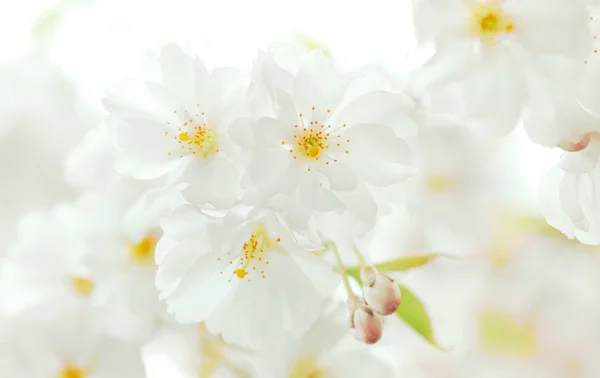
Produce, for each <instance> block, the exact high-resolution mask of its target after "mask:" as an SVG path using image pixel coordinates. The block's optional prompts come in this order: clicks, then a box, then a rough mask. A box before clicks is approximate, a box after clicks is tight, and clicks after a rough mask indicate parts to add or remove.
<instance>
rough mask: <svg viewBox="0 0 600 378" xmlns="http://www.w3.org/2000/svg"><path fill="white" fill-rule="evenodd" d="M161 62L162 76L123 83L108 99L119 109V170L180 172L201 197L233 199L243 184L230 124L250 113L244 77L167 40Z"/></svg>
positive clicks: (197, 199) (145, 175) (141, 174)
mask: <svg viewBox="0 0 600 378" xmlns="http://www.w3.org/2000/svg"><path fill="white" fill-rule="evenodd" d="M154 62H155V64H158V65H159V66H160V70H159V72H160V73H159V79H158V81H157V82H154V81H148V82H146V83H143V84H141V85H136V84H130V83H122V84H121V85H116V86H115V87H114V88H113V90H111V92H110V95H109V97H108V98H107V99H105V101H104V104H105V106H106V108H107V109H108V111H109V112H110V113H111V114H112V116H113V119H112V120H109V123H110V125H111V132H112V133H114V135H115V138H116V144H117V148H118V151H117V167H118V169H119V171H120V172H122V173H125V174H129V175H131V176H132V177H134V178H138V179H154V178H159V177H168V178H169V179H170V180H171V181H173V180H175V179H179V180H180V182H185V183H188V184H189V185H190V187H189V188H188V190H186V191H184V194H185V195H186V197H187V198H188V199H189V200H191V201H193V202H194V203H196V204H198V205H205V204H207V203H210V204H212V205H213V206H217V207H220V206H230V205H231V204H233V202H235V200H236V199H237V188H238V186H239V183H238V172H237V168H236V166H235V164H234V163H233V162H232V153H233V150H232V149H233V146H232V145H231V143H230V138H229V136H228V133H227V129H228V126H229V125H230V124H231V123H232V122H233V120H234V119H236V118H237V115H243V103H241V105H240V102H239V101H236V99H237V97H236V96H240V93H242V90H243V88H244V83H245V81H244V76H243V75H242V74H241V73H240V72H238V71H237V70H235V69H228V68H217V69H214V70H212V71H211V72H209V71H208V69H207V68H206V67H205V65H204V63H203V62H202V61H201V60H200V59H198V58H195V59H194V58H193V57H191V56H188V55H186V54H184V53H183V52H182V51H181V50H180V49H179V48H178V47H177V46H174V45H167V46H165V47H163V48H162V50H161V51H160V54H158V56H156V57H154ZM113 123H114V124H115V125H114V126H112V124H113Z"/></svg>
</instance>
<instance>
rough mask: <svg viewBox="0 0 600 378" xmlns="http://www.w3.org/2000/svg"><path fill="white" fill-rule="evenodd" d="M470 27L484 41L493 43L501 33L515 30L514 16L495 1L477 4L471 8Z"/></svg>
mask: <svg viewBox="0 0 600 378" xmlns="http://www.w3.org/2000/svg"><path fill="white" fill-rule="evenodd" d="M469 29H470V31H471V33H473V35H475V36H476V37H478V38H479V39H480V40H481V41H482V42H483V43H486V44H490V45H493V44H495V43H496V38H497V37H498V36H499V35H501V34H502V33H510V32H512V31H514V30H515V24H514V22H513V19H512V17H511V16H510V15H508V14H506V13H505V12H504V11H503V10H502V8H501V7H500V5H499V4H497V3H495V2H494V3H486V4H479V5H476V6H475V8H474V9H472V10H471V17H470V20H469Z"/></svg>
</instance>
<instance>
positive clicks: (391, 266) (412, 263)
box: [346, 254, 438, 280]
mask: <svg viewBox="0 0 600 378" xmlns="http://www.w3.org/2000/svg"><path fill="white" fill-rule="evenodd" d="M437 257H438V255H434V254H427V255H415V256H408V257H400V258H397V259H395V260H390V261H386V262H383V263H380V264H375V265H374V266H375V268H377V270H379V272H380V273H388V272H403V271H406V270H409V269H414V268H418V267H420V266H423V265H425V264H427V263H428V262H430V261H432V260H434V259H435V258H437ZM346 272H347V273H348V275H350V276H352V277H354V278H356V279H357V280H358V278H357V277H360V267H359V266H353V267H350V268H346Z"/></svg>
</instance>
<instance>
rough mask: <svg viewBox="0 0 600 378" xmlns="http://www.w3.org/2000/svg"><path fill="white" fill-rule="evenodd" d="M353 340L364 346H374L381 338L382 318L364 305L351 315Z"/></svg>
mask: <svg viewBox="0 0 600 378" xmlns="http://www.w3.org/2000/svg"><path fill="white" fill-rule="evenodd" d="M351 327H352V329H353V330H354V338H355V339H356V340H358V341H362V342H363V343H365V344H375V343H376V342H378V341H379V339H380V338H381V333H382V327H383V318H382V317H381V316H379V315H378V314H376V313H375V312H374V311H373V310H371V309H370V308H369V307H368V306H366V305H360V306H359V307H358V308H357V309H355V310H354V311H353V312H352V314H351Z"/></svg>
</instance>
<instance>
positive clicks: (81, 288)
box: [71, 277, 94, 297]
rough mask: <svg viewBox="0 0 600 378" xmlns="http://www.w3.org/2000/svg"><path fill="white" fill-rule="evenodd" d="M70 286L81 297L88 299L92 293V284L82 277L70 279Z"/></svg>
mask: <svg viewBox="0 0 600 378" xmlns="http://www.w3.org/2000/svg"><path fill="white" fill-rule="evenodd" d="M71 286H72V287H73V289H74V290H75V292H76V293H77V294H79V295H81V296H83V297H89V296H90V295H91V294H92V292H93V291H94V282H93V281H92V280H90V279H87V278H84V277H71Z"/></svg>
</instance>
